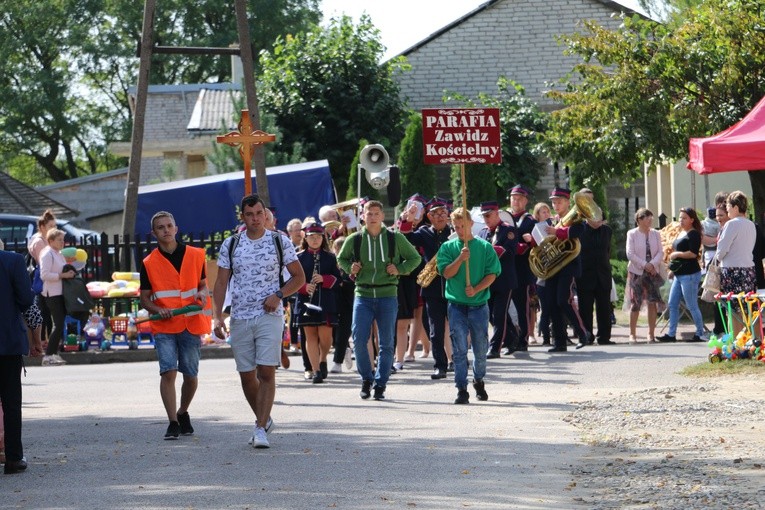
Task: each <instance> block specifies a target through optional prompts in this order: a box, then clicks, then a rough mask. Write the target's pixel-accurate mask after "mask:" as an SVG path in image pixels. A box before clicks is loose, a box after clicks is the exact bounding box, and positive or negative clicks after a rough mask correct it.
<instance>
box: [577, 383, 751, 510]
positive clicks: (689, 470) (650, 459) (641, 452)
mask: <svg viewBox="0 0 765 510" xmlns="http://www.w3.org/2000/svg"><path fill="white" fill-rule="evenodd" d="M762 384H763V378H762V377H757V376H749V377H725V378H722V379H715V380H713V381H709V380H704V381H700V382H698V383H697V384H689V385H684V386H675V387H663V388H651V389H646V390H641V391H637V392H632V393H625V394H623V395H620V396H618V397H615V398H607V399H603V400H591V401H586V402H579V403H577V404H576V405H577V407H576V410H575V411H574V412H572V413H570V414H569V415H567V416H566V417H565V421H567V422H569V423H570V424H572V425H574V426H575V427H577V428H578V429H580V430H581V433H582V439H583V441H584V442H585V443H586V444H588V445H589V446H590V447H591V450H592V451H591V452H590V453H589V455H587V458H586V459H585V463H584V464H583V465H581V466H578V467H577V468H575V470H574V473H573V474H574V478H575V480H576V482H573V485H575V486H576V489H577V490H576V494H577V496H576V497H575V498H574V500H575V501H576V502H577V503H579V504H580V505H581V506H585V507H587V508H593V509H606V508H630V509H638V508H639V509H643V508H651V509H653V508H657V509H658V508H661V509H675V508H676V509H696V508H698V509H701V508H704V509H708V508H719V509H730V508H737V509H750V508H763V507H765V469H764V468H763V466H765V448H764V447H765V434H764V433H763V432H764V430H763V429H764V427H763V424H764V423H765V399H763V398H761V397H760V395H758V394H757V393H756V388H761V387H762Z"/></svg>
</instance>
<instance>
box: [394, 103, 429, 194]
mask: <svg viewBox="0 0 765 510" xmlns="http://www.w3.org/2000/svg"><path fill="white" fill-rule="evenodd" d="M398 166H399V168H400V169H401V197H402V204H403V203H405V202H406V199H407V198H408V197H410V196H412V195H414V194H415V193H421V194H423V195H425V196H427V197H431V196H433V195H434V194H435V192H436V169H435V168H434V167H433V165H426V164H425V163H423V146H422V115H420V114H419V113H413V114H412V115H410V116H409V124H408V125H407V127H406V134H405V135H404V139H403V140H402V141H401V150H400V152H399V155H398Z"/></svg>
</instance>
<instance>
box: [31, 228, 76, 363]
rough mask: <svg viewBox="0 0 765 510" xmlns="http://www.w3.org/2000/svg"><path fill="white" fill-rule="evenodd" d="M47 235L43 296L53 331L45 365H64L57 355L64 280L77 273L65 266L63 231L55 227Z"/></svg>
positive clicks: (42, 267)
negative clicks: (51, 320)
mask: <svg viewBox="0 0 765 510" xmlns="http://www.w3.org/2000/svg"><path fill="white" fill-rule="evenodd" d="M46 237H47V241H48V246H46V247H45V248H44V249H43V250H42V253H41V254H40V278H42V281H43V291H42V295H43V296H44V299H45V305H46V306H47V307H48V310H50V315H51V318H52V319H53V330H52V331H51V333H50V337H48V348H47V349H46V350H45V356H43V360H42V364H43V365H63V364H64V363H66V362H65V361H64V359H63V358H62V357H61V356H59V354H58V350H59V347H60V344H61V339H62V338H63V337H64V320H65V318H66V306H65V304H64V295H63V294H64V286H63V284H62V280H64V279H66V278H74V277H75V276H76V274H77V273H76V272H75V271H74V270H73V269H66V270H65V269H64V266H65V265H66V260H65V259H64V256H63V255H61V250H62V249H64V231H63V230H59V229H57V228H54V229H51V230H49V231H48V233H47V235H46ZM70 267H71V266H70Z"/></svg>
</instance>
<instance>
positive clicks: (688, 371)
mask: <svg viewBox="0 0 765 510" xmlns="http://www.w3.org/2000/svg"><path fill="white" fill-rule="evenodd" d="M680 374H681V375H685V376H689V377H720V376H726V375H760V376H764V377H765V363H763V362H762V361H755V360H751V359H742V360H735V361H721V362H719V363H709V362H708V361H707V362H705V363H699V364H698V365H691V366H689V367H686V368H684V369H683V370H681V371H680Z"/></svg>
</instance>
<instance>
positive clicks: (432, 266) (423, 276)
mask: <svg viewBox="0 0 765 510" xmlns="http://www.w3.org/2000/svg"><path fill="white" fill-rule="evenodd" d="M437 264H438V261H437V260H436V256H435V255H433V258H432V259H430V260H429V261H428V263H427V264H425V266H424V267H423V268H422V271H420V274H418V275H417V285H419V286H420V287H423V288H425V287H427V286H428V285H430V284H431V283H433V280H435V279H436V276H438V266H437Z"/></svg>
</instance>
